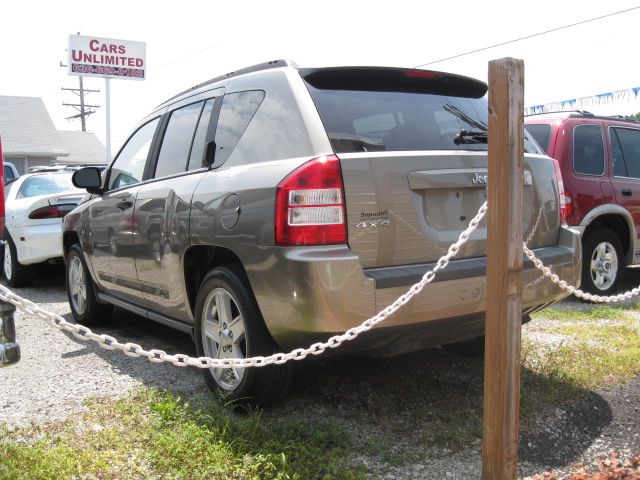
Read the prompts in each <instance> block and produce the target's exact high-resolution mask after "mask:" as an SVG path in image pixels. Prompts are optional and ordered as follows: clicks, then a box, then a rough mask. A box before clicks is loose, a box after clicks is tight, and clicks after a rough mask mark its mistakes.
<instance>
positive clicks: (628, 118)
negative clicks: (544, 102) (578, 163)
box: [525, 110, 640, 123]
mask: <svg viewBox="0 0 640 480" xmlns="http://www.w3.org/2000/svg"><path fill="white" fill-rule="evenodd" d="M557 113H567V114H568V116H569V118H580V117H589V118H597V119H601V120H621V121H624V122H633V123H640V119H637V118H635V117H634V116H632V115H597V114H595V113H591V112H588V111H586V110H557V111H553V112H541V113H530V114H529V115H525V117H535V116H538V115H547V114H550V115H553V114H557Z"/></svg>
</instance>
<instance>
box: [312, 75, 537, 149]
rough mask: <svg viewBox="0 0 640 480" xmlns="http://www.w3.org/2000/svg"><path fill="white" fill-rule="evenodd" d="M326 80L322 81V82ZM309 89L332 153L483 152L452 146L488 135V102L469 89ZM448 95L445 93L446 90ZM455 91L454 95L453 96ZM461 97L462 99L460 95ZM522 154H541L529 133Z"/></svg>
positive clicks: (336, 84)
mask: <svg viewBox="0 0 640 480" xmlns="http://www.w3.org/2000/svg"><path fill="white" fill-rule="evenodd" d="M323 80H324V79H323ZM318 83H319V82H316V83H315V84H312V83H310V82H307V88H308V89H309V92H310V94H311V97H312V98H313V101H314V103H315V105H316V108H317V109H318V112H319V114H320V118H321V119H322V122H323V125H324V127H325V130H326V131H327V135H328V137H329V140H330V142H331V146H332V147H333V150H334V151H335V152H336V153H349V152H371V151H408V150H487V143H486V142H481V143H461V144H460V145H457V144H456V143H454V138H455V137H456V135H458V133H459V132H460V131H461V130H468V131H472V132H486V131H487V129H488V120H487V101H486V99H485V98H484V97H480V98H470V97H465V96H464V95H465V94H473V93H476V92H473V91H471V90H469V87H468V85H465V84H463V83H461V84H460V88H458V89H456V84H455V83H454V82H447V84H446V87H444V88H443V87H442V85H435V87H434V89H433V90H434V93H431V92H429V91H428V90H429V86H428V83H427V84H426V86H425V87H422V86H420V87H419V88H416V86H415V85H414V84H409V85H406V89H405V85H404V84H401V83H400V84H395V83H393V82H388V81H387V82H386V83H384V84H382V83H380V84H376V85H374V86H373V87H372V85H371V84H370V83H367V82H363V84H362V89H359V85H358V84H357V83H356V82H354V81H353V78H349V79H348V80H347V81H345V85H344V88H340V79H339V77H338V79H335V80H334V79H331V80H329V81H328V82H325V83H327V84H329V85H318ZM444 90H446V92H445V91H444ZM456 90H457V91H456ZM458 95H460V96H458ZM525 151H526V152H533V153H543V152H542V151H541V150H540V149H539V148H538V146H537V145H536V144H535V142H533V141H532V139H531V137H530V136H529V135H528V134H525Z"/></svg>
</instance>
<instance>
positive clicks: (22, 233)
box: [9, 223, 62, 265]
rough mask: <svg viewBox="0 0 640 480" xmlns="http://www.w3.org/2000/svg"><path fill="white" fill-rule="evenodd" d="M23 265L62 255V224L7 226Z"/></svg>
mask: <svg viewBox="0 0 640 480" xmlns="http://www.w3.org/2000/svg"><path fill="white" fill-rule="evenodd" d="M9 233H10V234H11V238H12V239H13V241H14V243H15V245H16V250H17V253H18V261H19V262H20V263H21V264H23V265H30V264H33V263H39V262H44V261H45V260H49V259H50V258H57V257H62V224H61V223H56V224H50V225H35V226H29V227H19V228H9Z"/></svg>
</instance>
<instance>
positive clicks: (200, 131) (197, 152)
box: [187, 99, 215, 170]
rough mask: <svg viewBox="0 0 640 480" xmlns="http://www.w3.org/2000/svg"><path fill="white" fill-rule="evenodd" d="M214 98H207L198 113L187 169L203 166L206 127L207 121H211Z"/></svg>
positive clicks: (207, 125) (207, 126)
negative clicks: (200, 112)
mask: <svg viewBox="0 0 640 480" xmlns="http://www.w3.org/2000/svg"><path fill="white" fill-rule="evenodd" d="M214 101H215V100H214V99H211V100H207V103H205V104H204V108H203V109H202V114H201V115H200V121H199V122H198V128H197V129H196V134H195V136H194V137H193V146H192V147H191V154H190V155H189V166H188V167H187V170H195V169H197V168H201V167H202V166H203V163H202V162H203V157H204V147H205V142H206V140H207V139H206V137H207V129H208V128H209V122H210V121H211V112H212V111H213V103H214Z"/></svg>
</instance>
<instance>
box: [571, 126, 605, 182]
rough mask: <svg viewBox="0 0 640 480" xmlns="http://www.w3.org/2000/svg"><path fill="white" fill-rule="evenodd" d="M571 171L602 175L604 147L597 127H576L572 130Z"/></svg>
mask: <svg viewBox="0 0 640 480" xmlns="http://www.w3.org/2000/svg"><path fill="white" fill-rule="evenodd" d="M573 170H574V171H575V172H576V173H582V174H585V175H603V174H604V146H603V144H602V133H601V131H600V126H599V125H577V126H576V127H575V128H574V130H573Z"/></svg>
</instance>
